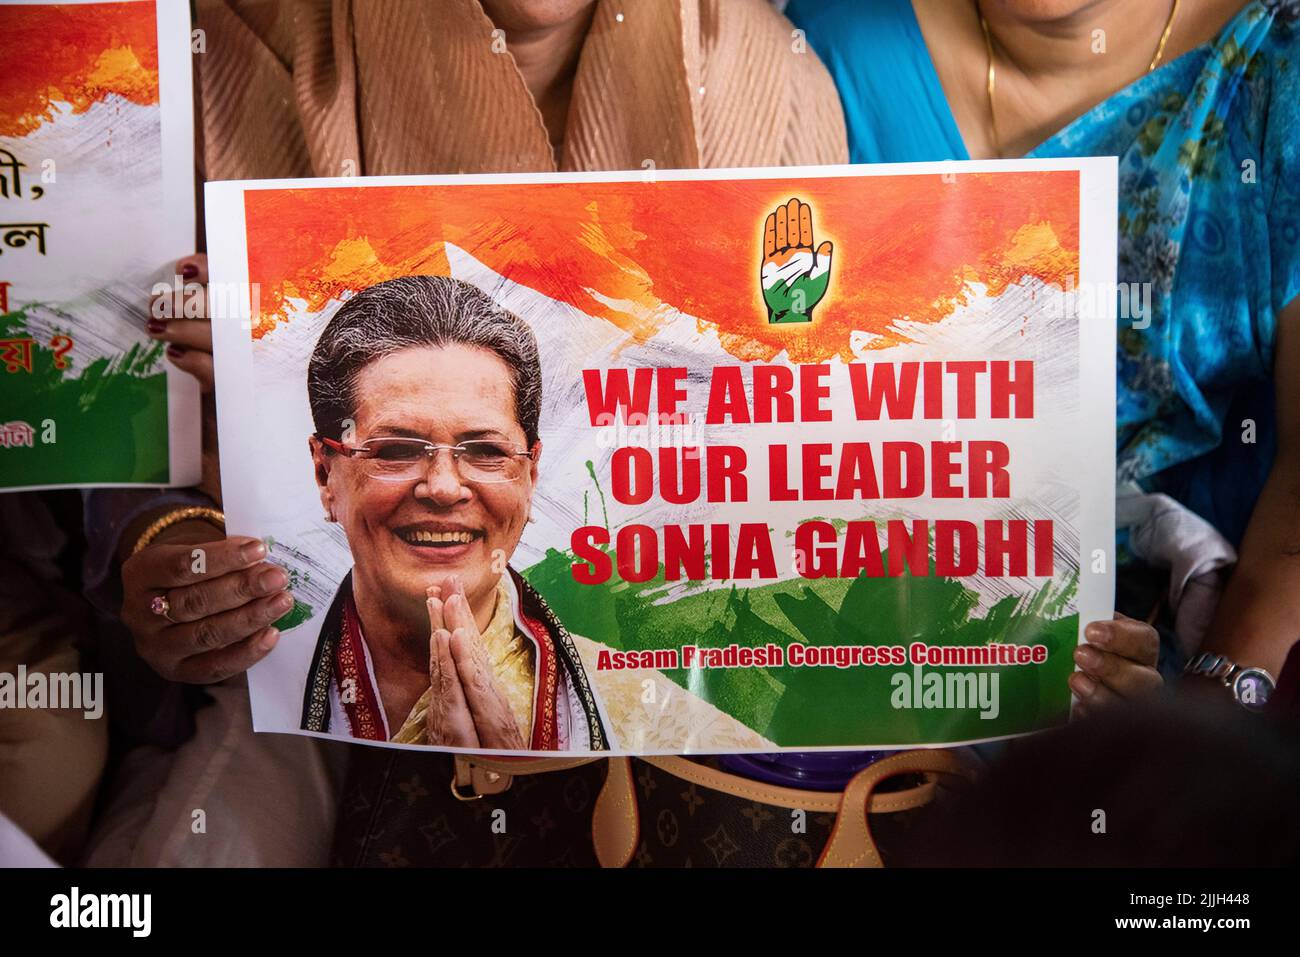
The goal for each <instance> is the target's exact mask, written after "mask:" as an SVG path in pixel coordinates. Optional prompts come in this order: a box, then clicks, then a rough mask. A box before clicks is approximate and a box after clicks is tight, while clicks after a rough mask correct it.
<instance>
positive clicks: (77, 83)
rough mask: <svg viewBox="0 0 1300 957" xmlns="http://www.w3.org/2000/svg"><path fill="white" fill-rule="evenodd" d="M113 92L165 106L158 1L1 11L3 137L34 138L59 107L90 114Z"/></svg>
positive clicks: (0, 116)
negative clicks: (160, 80) (160, 98)
mask: <svg viewBox="0 0 1300 957" xmlns="http://www.w3.org/2000/svg"><path fill="white" fill-rule="evenodd" d="M181 2H183V0H181ZM111 93H116V94H118V95H119V96H122V97H124V98H125V99H127V100H130V101H131V102H132V103H138V104H140V105H148V104H150V103H157V102H158V27H157V22H156V20H155V16H154V5H153V3H152V2H148V0H146V2H143V3H89V4H75V5H74V4H50V5H41V6H35V5H28V4H18V5H9V4H5V5H2V6H0V136H26V135H27V134H28V133H30V132H32V131H33V130H35V129H36V128H37V127H38V126H40V125H41V123H43V122H45V121H47V120H50V119H53V117H54V108H53V104H55V103H70V104H72V108H73V110H74V112H77V113H84V112H85V111H86V110H88V109H90V107H91V105H92V104H94V103H96V102H98V101H100V100H103V99H104V98H105V97H107V96H108V95H109V94H111Z"/></svg>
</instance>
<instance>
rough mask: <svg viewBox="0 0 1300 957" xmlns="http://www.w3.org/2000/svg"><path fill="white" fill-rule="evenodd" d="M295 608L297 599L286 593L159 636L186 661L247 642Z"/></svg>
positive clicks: (260, 599) (184, 624) (188, 624)
mask: <svg viewBox="0 0 1300 957" xmlns="http://www.w3.org/2000/svg"><path fill="white" fill-rule="evenodd" d="M292 608H293V596H291V595H290V594H289V593H288V592H283V591H282V592H280V593H279V594H278V595H272V596H271V597H269V598H258V599H256V600H254V601H250V602H249V603H248V604H246V605H241V606H240V607H238V608H235V609H233V610H232V611H225V612H221V613H220V614H216V615H208V616H207V617H205V618H200V619H199V620H198V621H190V622H184V623H182V624H179V625H172V626H171V627H170V628H167V629H164V630H163V631H162V632H161V634H160V635H159V637H160V638H161V639H163V640H164V641H166V642H167V643H168V644H169V645H170V646H171V648H172V649H173V650H174V651H175V652H176V653H179V655H180V657H181V659H185V658H189V657H192V656H194V655H201V654H203V653H204V652H208V651H215V650H216V649H218V648H226V647H229V646H230V645H233V644H234V643H235V642H238V641H243V640H244V639H245V638H249V637H251V636H252V635H253V634H255V633H256V632H259V631H261V630H262V629H263V628H265V627H267V626H268V625H270V624H272V623H273V622H275V621H277V620H278V619H280V618H283V617H284V616H285V615H287V614H288V613H289V611H290V610H291V609H292Z"/></svg>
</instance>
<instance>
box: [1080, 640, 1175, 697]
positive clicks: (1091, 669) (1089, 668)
mask: <svg viewBox="0 0 1300 957" xmlns="http://www.w3.org/2000/svg"><path fill="white" fill-rule="evenodd" d="M1074 660H1075V662H1076V663H1077V664H1078V665H1079V670H1080V672H1081V673H1083V674H1085V675H1087V676H1088V678H1090V679H1091V680H1092V681H1094V682H1096V683H1097V684H1099V685H1101V686H1102V687H1104V688H1106V689H1108V690H1110V691H1112V692H1114V693H1115V694H1117V695H1119V696H1120V697H1121V698H1137V697H1141V696H1142V695H1146V694H1150V693H1152V692H1153V691H1158V690H1159V689H1160V688H1161V687H1162V686H1163V684H1164V681H1163V679H1162V678H1161V677H1160V672H1158V671H1156V669H1155V668H1154V667H1152V666H1150V665H1144V664H1139V663H1138V662H1136V661H1133V660H1132V659H1130V658H1123V657H1121V656H1119V655H1117V654H1113V653H1111V652H1109V651H1099V650H1098V649H1096V648H1094V647H1092V646H1091V645H1080V646H1079V647H1078V648H1076V649H1075V650H1074Z"/></svg>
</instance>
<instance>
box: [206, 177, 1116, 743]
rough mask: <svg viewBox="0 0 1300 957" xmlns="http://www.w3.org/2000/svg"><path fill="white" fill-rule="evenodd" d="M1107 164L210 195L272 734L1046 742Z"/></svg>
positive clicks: (1098, 420) (1083, 466)
mask: <svg viewBox="0 0 1300 957" xmlns="http://www.w3.org/2000/svg"><path fill="white" fill-rule="evenodd" d="M1115 177H1116V172H1115V164H1114V161H1113V160H1110V159H1084V160H1060V161H1057V160H1052V161H1038V160H1035V161H1005V162H973V163H963V164H916V165H898V166H878V167H872V166H854V167H849V166H845V167H815V168H811V167H810V168H800V169H798V170H777V169H751V170H713V171H689V172H687V171H679V172H658V173H654V172H653V171H652V172H650V173H644V174H643V173H623V174H612V173H610V174H561V175H532V174H527V175H510V176H479V175H475V176H468V175H466V176H449V177H395V178H385V177H376V178H366V179H362V180H358V179H322V180H311V181H296V182H292V181H263V182H245V183H239V182H224V183H210V184H208V186H207V209H208V210H209V217H208V246H209V263H210V270H211V273H210V275H211V280H212V294H213V298H214V304H213V310H214V315H215V316H216V318H215V319H214V322H215V328H214V335H215V342H216V374H217V380H218V389H217V393H218V399H219V402H220V405H219V409H218V412H219V420H220V428H221V435H220V440H221V455H222V463H221V464H222V476H223V482H224V498H225V508H226V514H227V519H228V522H229V528H230V531H231V532H232V533H233V534H248V535H256V536H261V537H263V538H265V539H267V540H269V542H270V543H271V550H270V556H271V560H273V561H277V562H280V563H283V565H284V566H285V567H286V568H287V569H288V570H289V573H290V580H291V589H292V591H293V593H294V595H295V599H296V602H295V607H294V609H293V611H292V612H291V613H290V614H289V615H288V616H287V617H286V618H285V619H283V620H282V621H281V622H280V626H281V629H282V632H283V637H282V638H281V640H280V642H279V644H278V645H277V647H276V649H275V650H274V651H273V652H272V653H271V654H270V655H268V656H267V658H266V659H264V660H263V661H262V662H260V663H259V664H258V665H257V666H255V667H254V668H253V669H252V670H251V672H250V674H249V685H250V693H251V697H252V706H253V715H254V726H255V728H256V729H257V730H260V731H292V732H302V733H309V734H326V735H335V736H343V737H349V738H352V739H355V740H360V741H365V742H368V743H372V744H388V745H392V746H410V747H428V746H435V747H445V748H450V749H453V750H470V751H472V750H489V749H491V750H499V751H503V752H508V753H516V754H525V753H537V752H546V753H553V752H572V753H582V752H587V751H590V750H609V751H612V752H621V753H640V754H656V753H659V754H665V753H722V752H736V753H739V752H764V751H774V750H779V749H795V750H810V749H817V748H826V749H832V748H839V749H844V748H848V749H853V748H896V747H905V746H917V745H921V746H924V745H938V744H952V743H959V742H972V741H981V740H990V739H996V738H1001V737H1006V736H1011V735H1018V734H1023V733H1027V732H1030V731H1033V730H1035V729H1039V728H1043V727H1047V726H1050V725H1053V724H1057V723H1060V722H1062V721H1064V720H1066V719H1067V716H1068V711H1069V707H1070V693H1069V690H1068V687H1067V684H1066V679H1067V678H1068V676H1069V674H1070V673H1071V672H1072V671H1073V668H1074V666H1073V662H1072V659H1071V653H1072V651H1073V648H1074V646H1075V645H1076V644H1077V643H1078V642H1079V641H1080V636H1081V633H1082V628H1083V626H1084V625H1085V624H1086V623H1087V622H1088V621H1091V620H1095V619H1099V618H1109V617H1110V615H1111V608H1112V604H1113V591H1112V589H1113V585H1112V581H1111V577H1110V569H1111V567H1112V564H1113V563H1112V559H1113V555H1112V550H1113V529H1114V518H1113V497H1114V478H1113V476H1114V409H1115V393H1114V389H1115V384H1114V349H1115V326H1114V319H1113V316H1114V291H1115V286H1114V283H1115V276H1114V269H1115V261H1116V257H1115V242H1116V240H1115V215H1114V210H1115Z"/></svg>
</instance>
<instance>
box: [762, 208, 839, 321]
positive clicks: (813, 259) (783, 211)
mask: <svg viewBox="0 0 1300 957" xmlns="http://www.w3.org/2000/svg"><path fill="white" fill-rule="evenodd" d="M760 275H761V277H762V280H763V301H764V302H765V303H766V304H767V321H768V322H773V323H775V322H811V321H812V311H813V307H814V306H816V305H817V303H819V302H821V301H822V297H823V296H825V295H826V287H827V286H828V285H829V284H830V281H831V244H830V243H829V242H825V243H822V244H821V245H820V246H818V247H816V249H815V250H814V248H813V228H812V207H811V206H809V205H808V204H807V203H801V202H799V200H798V199H791V200H790V202H788V203H785V204H784V205H781V206H778V207H777V208H776V212H774V213H769V214H768V217H767V224H766V225H765V226H764V228H763V269H762V272H761V273H760Z"/></svg>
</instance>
